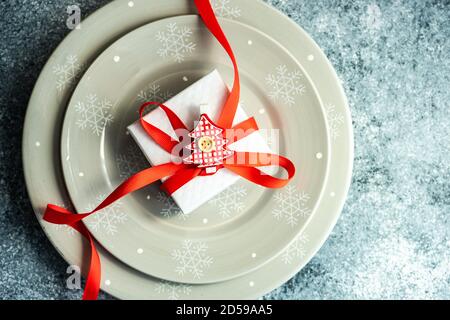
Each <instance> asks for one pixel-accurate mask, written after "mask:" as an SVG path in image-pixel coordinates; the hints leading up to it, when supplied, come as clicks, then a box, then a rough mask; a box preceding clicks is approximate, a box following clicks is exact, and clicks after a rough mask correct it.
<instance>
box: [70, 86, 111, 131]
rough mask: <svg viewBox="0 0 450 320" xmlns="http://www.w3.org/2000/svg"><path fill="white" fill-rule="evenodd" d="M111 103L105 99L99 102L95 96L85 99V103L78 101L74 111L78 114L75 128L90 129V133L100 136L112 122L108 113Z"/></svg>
mask: <svg viewBox="0 0 450 320" xmlns="http://www.w3.org/2000/svg"><path fill="white" fill-rule="evenodd" d="M111 107H112V103H111V102H109V101H108V100H107V99H103V100H100V99H98V97H97V96H96V95H95V94H90V95H88V96H87V97H86V101H80V102H78V103H77V104H76V105H75V111H76V112H77V113H78V114H79V117H78V120H77V122H76V124H77V126H78V127H79V128H80V129H82V130H84V129H86V128H89V129H91V131H92V133H93V134H95V135H97V136H100V135H101V134H102V132H103V130H104V129H105V128H106V126H107V125H108V124H110V123H111V122H112V121H113V116H112V115H111V113H110V109H111Z"/></svg>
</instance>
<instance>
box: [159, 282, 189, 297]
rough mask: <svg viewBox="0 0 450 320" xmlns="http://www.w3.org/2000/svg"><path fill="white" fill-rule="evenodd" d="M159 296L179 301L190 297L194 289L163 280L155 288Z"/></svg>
mask: <svg viewBox="0 0 450 320" xmlns="http://www.w3.org/2000/svg"><path fill="white" fill-rule="evenodd" d="M155 291H156V292H157V293H158V294H164V295H165V296H166V298H167V299H168V300H179V299H180V298H181V297H185V296H189V295H190V294H191V291H192V287H191V286H189V285H187V284H183V283H175V282H169V281H165V280H162V281H160V282H159V283H158V285H157V286H156V288H155Z"/></svg>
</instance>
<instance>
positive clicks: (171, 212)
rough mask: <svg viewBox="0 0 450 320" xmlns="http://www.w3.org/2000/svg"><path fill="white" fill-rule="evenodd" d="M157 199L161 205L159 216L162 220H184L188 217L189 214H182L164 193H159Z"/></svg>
mask: <svg viewBox="0 0 450 320" xmlns="http://www.w3.org/2000/svg"><path fill="white" fill-rule="evenodd" d="M157 199H158V201H159V202H161V203H162V205H163V207H162V209H161V212H160V214H161V215H162V216H163V217H164V218H173V217H178V218H179V219H180V220H186V219H187V218H188V217H189V214H186V213H184V212H183V210H181V209H180V207H179V206H178V205H177V204H176V203H175V201H174V200H173V199H172V197H170V196H168V195H167V194H166V193H164V192H159V193H158V196H157Z"/></svg>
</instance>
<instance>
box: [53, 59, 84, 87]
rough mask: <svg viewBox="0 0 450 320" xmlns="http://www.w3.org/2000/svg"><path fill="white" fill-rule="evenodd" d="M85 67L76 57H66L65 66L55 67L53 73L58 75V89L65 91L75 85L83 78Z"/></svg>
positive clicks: (58, 65)
mask: <svg viewBox="0 0 450 320" xmlns="http://www.w3.org/2000/svg"><path fill="white" fill-rule="evenodd" d="M82 70H83V65H82V64H80V62H79V61H78V57H77V56H76V55H70V56H67V57H66V60H65V62H64V64H57V65H55V66H54V67H53V73H54V74H55V75H56V77H57V80H56V88H57V89H58V91H63V90H64V89H66V88H67V87H69V86H70V85H72V84H74V83H75V82H76V80H77V79H78V78H79V77H80V76H81V73H82Z"/></svg>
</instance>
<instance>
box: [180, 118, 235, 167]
mask: <svg viewBox="0 0 450 320" xmlns="http://www.w3.org/2000/svg"><path fill="white" fill-rule="evenodd" d="M223 132H224V129H222V128H220V127H218V126H217V125H215V124H214V123H213V122H212V121H211V119H210V118H209V117H208V116H207V115H206V114H202V115H201V116H200V120H199V121H198V122H197V125H196V126H195V128H194V130H192V131H191V132H190V133H189V137H191V138H192V139H193V142H192V143H191V144H189V145H188V146H187V148H188V149H189V150H192V153H191V154H190V155H189V156H188V157H186V158H184V159H183V162H184V163H188V164H195V165H197V166H198V167H199V168H206V173H207V174H214V173H216V172H217V169H218V168H217V167H218V166H221V165H222V164H223V161H224V160H225V159H227V158H229V157H231V156H232V155H233V153H234V151H232V150H228V149H227V148H226V145H227V143H228V139H225V138H224V137H223Z"/></svg>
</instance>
